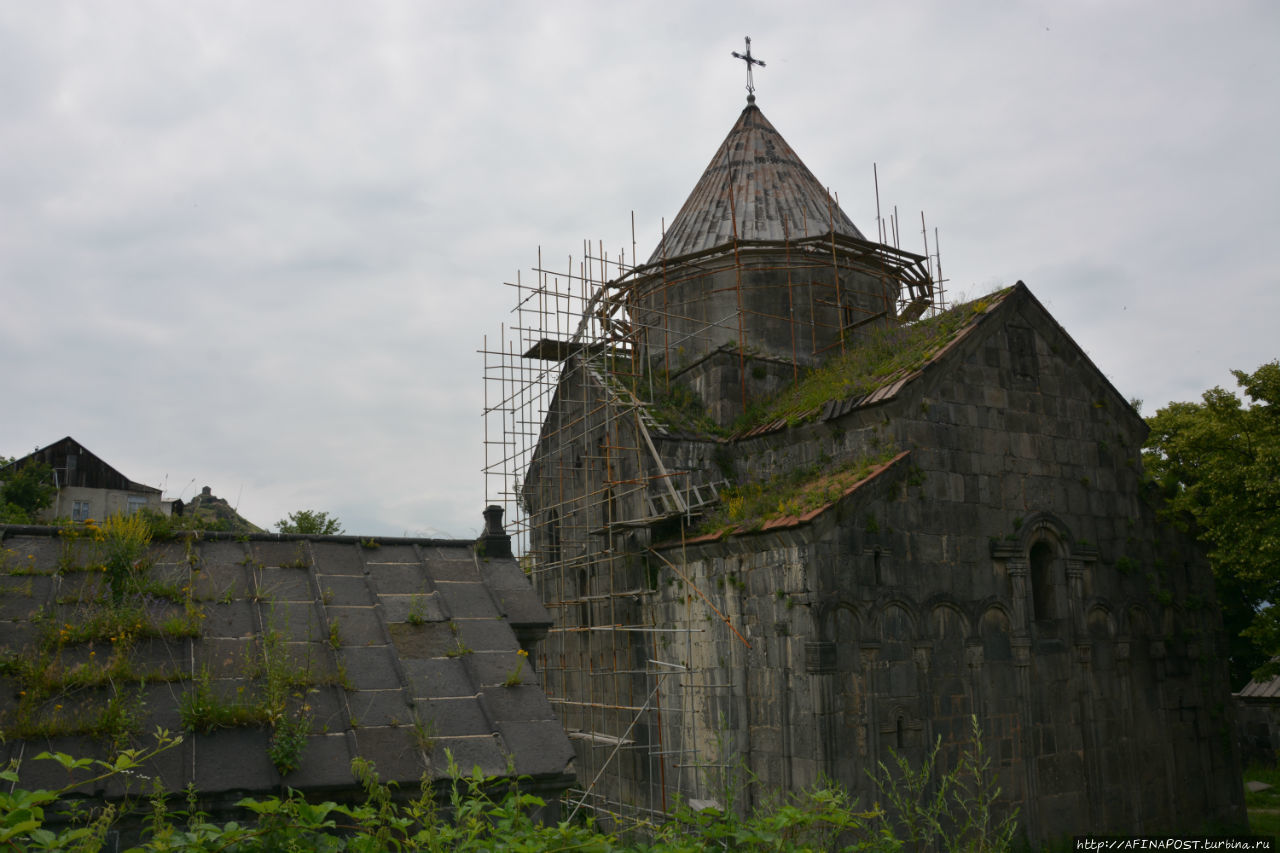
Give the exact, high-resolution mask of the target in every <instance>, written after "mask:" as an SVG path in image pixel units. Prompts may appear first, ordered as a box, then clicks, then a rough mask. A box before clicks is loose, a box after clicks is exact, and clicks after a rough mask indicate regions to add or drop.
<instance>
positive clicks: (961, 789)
mask: <svg viewBox="0 0 1280 853" xmlns="http://www.w3.org/2000/svg"><path fill="white" fill-rule="evenodd" d="M975 731H976V729H975ZM157 738H158V739H157V742H156V745H155V746H154V747H152V748H151V749H148V750H145V751H143V750H126V751H124V752H123V753H121V755H120V757H119V758H117V759H116V760H115V761H112V762H105V761H91V760H89V759H77V758H73V757H71V756H68V755H65V754H61V753H58V754H49V753H41V754H40V755H38V756H37V757H36V759H35V760H39V761H55V762H57V763H59V764H60V765H62V766H63V767H64V768H65V769H66V770H67V771H68V773H72V772H78V773H81V774H83V775H85V776H91V777H92V778H91V779H88V780H86V779H77V780H76V781H75V782H74V783H72V784H69V785H68V786H67V787H65V788H63V789H60V790H40V791H29V790H24V789H21V788H17V787H16V783H17V781H18V772H17V771H18V767H17V765H16V764H12V763H11V764H10V766H9V767H8V768H7V769H5V770H4V771H2V772H0V780H3V781H4V782H7V783H9V785H12V786H14V787H13V789H12V790H7V791H0V848H4V849H9V848H13V849H58V850H69V849H83V850H96V849H99V848H100V847H101V846H102V845H103V843H104V842H105V840H106V838H107V833H108V832H109V831H110V829H111V827H112V825H113V824H114V822H115V821H116V819H117V817H118V816H119V815H122V814H133V815H135V816H138V817H140V818H141V823H142V833H141V837H140V838H139V840H138V846H136V847H134V848H133V850H135V851H142V853H146V851H155V853H160V851H165V853H168V851H179V850H181V851H215V850H218V851H230V850H244V851H248V850H324V851H335V853H336V851H361V853H365V851H370V852H371V851H383V850H421V851H438V853H443V851H460V853H475V851H490V850H511V851H517V850H519V851H551V850H559V851H568V850H575V851H581V853H692V851H708V850H734V851H747V853H757V851H759V853H762V852H763V851H798V853H805V851H834V850H840V851H866V853H872V851H885V853H898V851H902V850H904V849H910V850H912V851H915V850H923V849H925V847H922V846H920V845H933V846H932V847H929V849H936V850H939V851H948V852H949V853H953V852H954V851H972V853H977V851H990V853H1006V851H1008V850H1009V847H1010V843H1011V839H1012V826H1013V817H1012V816H1009V817H1008V818H1004V819H1001V820H997V819H995V818H994V817H993V816H992V814H993V813H992V810H991V808H990V805H991V803H990V800H989V799H988V797H990V796H994V793H995V789H994V786H993V784H992V782H991V779H990V767H989V762H988V761H987V760H986V759H985V758H984V757H983V756H982V755H981V751H980V749H978V750H977V751H974V749H973V748H972V747H971V749H970V752H969V758H968V759H967V763H962V765H961V766H960V767H958V768H957V769H956V770H954V771H951V772H949V773H938V768H937V764H936V761H937V750H936V749H935V750H934V751H933V753H931V755H930V757H929V760H928V761H926V762H925V765H923V766H922V767H920V768H912V767H910V766H908V765H906V764H905V763H900V765H899V770H900V771H906V772H907V774H908V776H905V777H904V776H900V775H897V774H895V773H892V772H890V770H889V769H888V768H887V767H882V768H881V777H882V779H883V784H882V788H881V790H882V791H883V792H884V794H883V796H884V798H885V800H886V801H888V802H892V803H895V804H897V808H899V809H900V812H899V816H898V817H895V818H892V819H891V818H889V817H888V816H887V815H886V814H885V812H884V811H882V810H881V809H880V808H879V807H872V808H870V809H861V808H858V807H857V805H856V804H855V803H853V802H852V800H851V799H850V798H849V796H848V795H847V794H846V793H845V792H844V791H842V790H841V789H840V788H839V787H838V786H835V785H830V784H819V785H817V786H815V787H813V788H811V789H808V790H805V791H801V792H797V793H792V794H778V795H776V796H772V797H768V796H764V797H758V798H757V799H760V800H763V801H764V803H763V805H761V806H760V807H759V808H757V809H755V810H752V811H750V812H748V813H742V814H740V813H739V812H738V811H737V810H735V809H733V808H729V807H726V808H724V809H718V808H703V809H693V808H691V807H690V806H689V805H688V804H685V803H681V804H678V805H677V807H676V809H675V811H674V813H673V815H672V816H671V817H670V818H669V819H667V820H666V821H664V822H661V823H658V824H656V825H647V826H637V827H634V830H635V831H634V832H631V833H629V835H630V836H632V837H630V838H628V839H625V840H624V839H622V838H620V837H619V836H618V835H615V834H610V833H605V832H601V831H600V830H598V829H597V828H596V827H595V825H594V824H593V823H592V821H591V820H590V819H586V820H564V821H561V822H559V823H540V822H538V821H537V820H536V819H535V814H536V812H537V810H538V809H540V808H541V807H542V806H544V805H545V803H544V801H543V800H542V799H540V798H538V797H536V796H533V795H531V794H529V793H527V792H524V791H522V790H520V788H519V787H518V785H517V783H516V781H515V780H514V779H507V780H498V779H494V778H490V777H486V776H484V775H483V774H482V773H480V771H479V770H478V769H476V770H475V771H473V772H472V773H470V774H467V773H465V772H464V771H463V770H462V769H461V768H459V767H458V765H457V764H456V762H455V761H454V759H453V756H452V755H451V754H450V753H449V752H448V751H447V750H446V751H445V761H446V767H447V780H446V794H447V800H448V803H447V807H446V808H442V807H441V803H440V802H439V801H438V800H437V790H436V788H435V786H434V785H433V784H432V783H431V781H430V780H429V779H428V778H426V777H424V779H423V782H422V785H421V787H420V789H419V791H418V793H417V795H416V796H411V797H409V798H408V799H405V798H402V797H397V796H396V795H395V794H394V792H393V790H392V788H391V786H389V785H387V784H385V783H383V782H382V781H381V780H380V778H379V776H378V773H377V769H376V768H375V767H374V765H373V763H372V762H370V761H368V760H366V759H363V758H356V759H354V760H353V761H352V765H351V769H352V774H353V775H354V776H355V777H356V779H357V780H358V782H359V784H360V786H361V788H362V790H363V797H362V798H361V799H360V800H359V801H358V802H354V803H350V804H340V803H334V802H309V801H308V800H307V799H306V798H305V797H304V796H303V795H302V794H301V793H299V792H296V791H290V792H289V793H288V795H287V796H283V797H267V798H245V799H243V800H241V801H240V802H239V803H238V805H239V807H240V808H241V809H243V810H244V813H245V815H246V819H242V820H237V821H232V822H228V823H222V824H218V823H214V822H213V821H211V820H210V819H209V816H208V815H207V814H204V813H202V812H201V811H200V810H199V809H198V802H199V794H198V792H196V791H194V790H192V789H190V788H189V789H188V791H187V797H186V801H187V806H188V807H187V809H186V810H185V811H171V810H170V801H169V799H168V798H167V797H166V796H165V795H164V792H163V791H162V790H160V789H159V787H158V783H157V789H156V791H155V793H154V794H153V795H152V796H151V797H150V799H149V801H148V802H146V803H145V804H144V803H138V804H135V803H132V802H124V803H122V804H120V806H119V807H113V806H108V807H106V808H104V809H100V810H98V811H86V810H83V809H81V810H80V811H79V812H78V813H75V814H73V815H72V816H71V817H70V818H68V817H67V812H66V809H65V807H66V805H67V803H68V801H67V795H68V794H69V793H70V792H71V790H72V789H73V788H74V787H75V786H77V785H84V784H86V782H87V783H96V782H101V781H102V780H103V779H106V778H108V777H110V776H112V775H116V774H120V773H136V772H137V771H138V770H139V769H141V768H143V767H144V766H145V764H146V762H148V761H149V760H150V759H152V758H154V757H155V756H156V755H157V754H159V753H160V752H163V751H164V750H166V749H170V748H172V747H173V746H176V745H177V744H178V743H180V742H181V738H175V737H171V736H169V735H168V734H167V733H164V732H158V733H157ZM895 763H898V762H897V760H895ZM921 774H923V775H921ZM969 774H977V780H978V781H977V787H972V786H970V784H969V783H967V782H965V781H964V778H965V777H966V775H969ZM926 777H927V779H928V780H929V781H928V783H927V784H922V780H923V779H925V778H926ZM893 780H899V781H893ZM740 781H742V780H740ZM747 783H748V784H749V783H750V781H749V780H747ZM735 784H737V783H735ZM7 787H8V786H6V788H7ZM940 791H941V792H945V793H946V794H947V796H946V797H942V798H941V799H942V800H944V801H946V802H947V803H949V804H950V806H949V808H950V811H949V812H946V809H939V808H938V807H937V806H936V803H937V802H939V799H940V798H939V792H940ZM733 796H734V795H733V794H732V792H730V793H729V794H727V799H726V800H725V802H726V803H728V802H730V800H731V799H732V798H733ZM59 810H61V814H58V812H59ZM944 812H946V815H947V817H946V820H951V821H959V823H955V824H954V825H953V826H952V827H951V828H950V829H947V828H945V821H944V820H943V813H944ZM55 820H56V823H55ZM913 821H919V822H922V826H921V827H919V828H918V827H916V826H915V825H914V824H913V823H912V822H913ZM939 827H944V829H943V830H942V831H941V834H940V832H939Z"/></svg>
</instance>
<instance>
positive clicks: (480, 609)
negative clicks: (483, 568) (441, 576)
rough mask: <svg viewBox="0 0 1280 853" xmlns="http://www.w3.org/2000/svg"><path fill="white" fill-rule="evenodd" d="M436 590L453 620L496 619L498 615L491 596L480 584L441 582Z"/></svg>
mask: <svg viewBox="0 0 1280 853" xmlns="http://www.w3.org/2000/svg"><path fill="white" fill-rule="evenodd" d="M436 590H437V591H438V592H439V593H440V597H441V599H442V602H443V604H444V609H445V611H446V613H447V614H448V615H449V616H450V617H451V618H453V619H496V618H497V617H498V616H499V615H500V614H499V613H498V608H497V606H496V605H495V604H494V601H493V596H491V595H490V594H489V590H488V589H487V588H486V587H485V585H484V584H482V583H466V582H461V581H441V582H439V583H437V584H436Z"/></svg>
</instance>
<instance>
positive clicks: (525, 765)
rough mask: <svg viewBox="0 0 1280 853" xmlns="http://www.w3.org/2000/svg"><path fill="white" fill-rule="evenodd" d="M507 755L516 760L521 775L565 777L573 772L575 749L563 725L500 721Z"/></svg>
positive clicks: (544, 721)
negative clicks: (571, 763)
mask: <svg viewBox="0 0 1280 853" xmlns="http://www.w3.org/2000/svg"><path fill="white" fill-rule="evenodd" d="M497 727H498V731H499V733H500V734H502V739H503V742H504V743H506V748H507V752H508V753H511V754H513V756H515V758H516V774H517V775H521V776H524V775H529V776H536V775H543V774H562V772H567V771H568V770H570V762H571V761H572V760H573V748H572V747H571V745H570V743H568V738H566V736H564V730H563V729H561V726H559V722H556V721H554V720H543V721H509V722H498V724H497Z"/></svg>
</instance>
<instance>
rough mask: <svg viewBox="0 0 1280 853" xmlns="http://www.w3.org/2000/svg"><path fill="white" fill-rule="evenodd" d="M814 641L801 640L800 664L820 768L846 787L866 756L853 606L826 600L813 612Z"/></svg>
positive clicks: (856, 781)
mask: <svg viewBox="0 0 1280 853" xmlns="http://www.w3.org/2000/svg"><path fill="white" fill-rule="evenodd" d="M816 621H817V629H818V630H817V634H818V637H819V639H818V641H817V642H811V643H807V644H806V646H805V665H806V669H807V670H808V671H809V673H810V674H811V675H813V676H814V678H815V685H814V687H815V689H814V695H815V697H816V700H817V701H816V703H815V710H816V712H817V717H818V720H817V722H818V731H819V733H820V735H821V749H822V762H823V763H822V770H823V773H824V774H825V775H827V776H828V777H829V778H832V779H835V780H836V781H839V782H840V783H842V784H844V785H845V786H847V787H849V788H850V789H852V788H854V787H856V786H857V785H859V784H860V783H861V778H860V773H861V770H860V768H862V767H865V766H866V763H865V758H866V756H867V739H866V718H867V708H866V705H867V690H866V678H865V674H864V672H863V659H862V658H863V656H862V654H861V645H862V644H861V640H860V634H861V631H862V625H861V620H860V618H859V615H858V611H857V608H856V607H855V606H854V605H853V604H851V603H849V602H847V601H835V600H829V601H827V602H825V603H824V604H823V605H822V606H821V607H820V608H819V609H818V612H817V614H816Z"/></svg>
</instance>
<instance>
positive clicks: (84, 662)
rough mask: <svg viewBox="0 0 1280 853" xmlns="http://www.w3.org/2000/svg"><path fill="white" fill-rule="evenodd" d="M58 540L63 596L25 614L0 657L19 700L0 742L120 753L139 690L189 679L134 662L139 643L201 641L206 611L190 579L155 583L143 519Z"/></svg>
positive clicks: (135, 725)
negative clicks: (95, 746) (58, 740)
mask: <svg viewBox="0 0 1280 853" xmlns="http://www.w3.org/2000/svg"><path fill="white" fill-rule="evenodd" d="M59 538H60V542H61V544H60V546H59V548H60V554H59V557H58V567H57V574H58V575H59V577H58V578H56V579H55V583H60V584H62V587H63V589H65V590H66V592H65V593H64V594H61V595H57V596H56V597H55V604H54V605H53V606H52V607H51V608H50V609H49V610H45V609H44V608H37V609H35V610H34V612H32V613H31V615H30V617H29V620H30V623H31V624H32V626H33V628H34V629H35V630H34V631H33V632H32V633H31V634H30V635H29V641H28V642H27V643H26V644H25V645H24V646H22V647H21V648H16V649H13V648H5V649H3V650H0V651H3V654H0V678H3V679H5V680H7V681H8V682H9V684H10V685H11V686H12V689H13V694H14V695H15V696H16V698H17V701H16V703H14V704H12V705H10V706H9V707H8V708H6V709H5V710H4V711H0V738H4V739H26V738H32V737H53V736H57V735H72V734H76V735H88V736H91V737H96V738H100V739H102V740H105V741H107V742H109V743H110V744H111V745H112V746H113V747H114V748H116V749H120V748H123V747H124V746H125V745H127V744H128V742H129V741H130V740H131V739H132V738H133V737H135V736H136V735H138V734H140V728H141V720H142V716H143V714H142V708H141V706H142V703H143V689H144V687H145V685H146V684H148V683H157V682H172V681H181V680H184V679H186V678H188V677H189V676H188V674H187V673H186V672H185V671H183V670H182V669H180V668H178V667H166V666H159V665H156V664H155V663H154V662H147V661H143V660H139V659H138V658H137V657H136V656H135V653H134V652H135V648H136V646H137V644H138V643H139V642H140V641H143V640H148V639H160V640H162V641H175V640H184V639H187V638H194V637H199V636H200V634H201V628H202V625H203V621H204V611H203V610H202V609H201V607H200V605H199V604H198V603H197V602H196V600H195V599H194V597H193V596H192V593H191V584H190V582H189V580H188V581H187V582H186V583H180V582H175V581H174V580H173V579H172V578H170V579H160V578H157V577H155V574H154V571H153V568H154V567H153V565H152V560H151V559H150V557H149V550H148V546H149V545H150V542H151V531H150V529H149V528H148V526H147V524H146V521H145V519H142V518H139V517H137V516H113V517H112V518H109V519H107V520H106V521H104V522H103V523H102V524H101V525H98V524H96V523H92V522H89V523H85V524H83V525H75V526H68V527H67V528H64V529H63V530H61V531H60V533H59ZM183 574H187V571H186V569H185V568H184V571H183Z"/></svg>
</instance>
